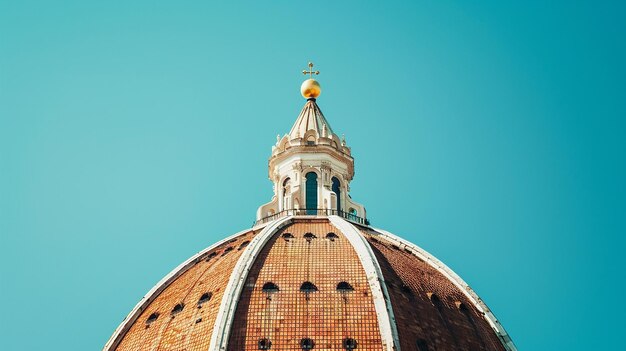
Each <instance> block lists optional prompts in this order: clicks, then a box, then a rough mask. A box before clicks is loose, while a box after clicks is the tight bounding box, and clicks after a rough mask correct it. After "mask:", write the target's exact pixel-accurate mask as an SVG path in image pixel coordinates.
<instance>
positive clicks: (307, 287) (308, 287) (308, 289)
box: [300, 282, 318, 294]
mask: <svg viewBox="0 0 626 351" xmlns="http://www.w3.org/2000/svg"><path fill="white" fill-rule="evenodd" d="M317 290H318V289H317V286H315V284H313V283H311V282H304V283H302V285H300V291H302V292H303V293H306V294H308V293H312V292H316V291H317Z"/></svg>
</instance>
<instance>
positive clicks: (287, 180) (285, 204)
mask: <svg viewBox="0 0 626 351" xmlns="http://www.w3.org/2000/svg"><path fill="white" fill-rule="evenodd" d="M290 191H291V178H285V180H284V181H283V210H289V209H291V204H290V203H289V193H290Z"/></svg>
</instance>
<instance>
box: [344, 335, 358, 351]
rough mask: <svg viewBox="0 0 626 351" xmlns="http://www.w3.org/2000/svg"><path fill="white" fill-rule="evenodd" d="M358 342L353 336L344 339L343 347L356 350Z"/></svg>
mask: <svg viewBox="0 0 626 351" xmlns="http://www.w3.org/2000/svg"><path fill="white" fill-rule="evenodd" d="M356 345H357V342H356V340H355V339H352V338H345V339H343V348H344V349H346V350H354V349H356Z"/></svg>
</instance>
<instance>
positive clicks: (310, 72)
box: [302, 62, 320, 78]
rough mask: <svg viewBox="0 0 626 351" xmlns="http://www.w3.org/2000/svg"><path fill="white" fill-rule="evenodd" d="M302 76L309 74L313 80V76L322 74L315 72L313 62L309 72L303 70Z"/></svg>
mask: <svg viewBox="0 0 626 351" xmlns="http://www.w3.org/2000/svg"><path fill="white" fill-rule="evenodd" d="M302 74H304V75H307V74H309V75H311V78H313V75H314V74H315V75H318V74H320V71H314V70H313V62H309V70H308V71H307V70H303V71H302Z"/></svg>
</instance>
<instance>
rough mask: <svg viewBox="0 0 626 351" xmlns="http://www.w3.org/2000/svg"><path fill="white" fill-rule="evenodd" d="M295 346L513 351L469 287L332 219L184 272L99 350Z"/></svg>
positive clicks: (225, 245)
mask: <svg viewBox="0 0 626 351" xmlns="http://www.w3.org/2000/svg"><path fill="white" fill-rule="evenodd" d="M309 284H310V285H309ZM311 285H312V286H313V287H314V288H311V287H310V286H311ZM303 286H306V287H307V288H303ZM303 339H310V340H312V341H313V342H314V344H315V345H314V348H315V349H320V350H345V349H346V346H345V345H344V344H345V343H348V344H349V343H351V342H355V343H356V348H357V349H359V350H391V349H392V348H391V347H393V346H395V349H399V350H416V349H417V350H512V349H513V348H512V343H511V342H510V339H509V338H508V336H507V334H506V332H504V330H503V329H502V327H501V326H500V324H499V323H498V322H497V320H496V319H495V318H494V317H493V315H492V314H491V313H490V311H489V309H488V308H487V307H486V306H485V305H484V304H483V303H482V302H481V301H480V299H479V298H478V297H477V296H476V295H475V294H474V293H473V292H472V290H471V289H470V288H469V286H467V284H465V283H464V282H463V281H462V280H461V279H460V278H459V277H458V276H456V275H455V274H454V273H453V272H452V271H451V270H450V269H449V268H447V267H446V266H445V265H443V264H442V263H441V262H440V261H438V260H437V259H436V258H434V257H433V256H432V255H430V254H428V253H427V252H426V251H424V250H422V249H421V248H419V247H418V246H416V245H414V244H411V243H409V242H407V241H405V240H402V239H400V238H399V237H397V236H395V235H392V234H390V233H388V232H386V231H383V230H380V229H375V228H372V227H370V226H365V225H359V224H357V223H355V222H353V221H350V220H348V219H345V218H342V217H340V216H328V217H326V218H319V217H317V216H316V217H315V218H312V217H307V216H288V217H284V218H281V219H277V220H274V221H270V222H267V223H265V224H261V225H258V226H255V227H253V228H252V229H250V230H246V231H243V232H240V233H237V234H235V235H233V236H231V237H229V238H227V239H224V240H222V241H221V242H218V243H216V244H215V245H212V246H210V247H208V248H207V249H205V250H203V251H202V252H200V253H199V254H197V255H195V256H193V257H191V258H190V259H189V260H187V261H186V262H184V263H183V264H182V265H180V266H179V267H178V268H176V269H175V270H174V271H172V272H171V273H170V274H168V275H167V276H166V277H165V278H164V279H163V280H162V281H161V282H160V283H159V284H157V285H156V286H155V287H154V288H153V289H152V290H151V291H150V292H149V293H148V294H147V295H146V296H145V297H144V298H143V299H142V301H140V302H139V304H138V305H137V306H136V307H135V309H134V310H133V311H132V312H131V313H130V315H129V316H128V317H127V318H126V319H125V320H124V322H123V323H122V324H121V325H120V327H119V328H118V330H117V331H116V332H115V334H114V335H113V337H112V338H111V340H110V341H109V343H108V344H107V345H106V347H105V350H259V349H272V350H300V349H302V345H300V343H301V341H302V340H303ZM270 344H271V346H270ZM416 345H421V346H416ZM348 346H349V345H348ZM416 347H421V348H416Z"/></svg>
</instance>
